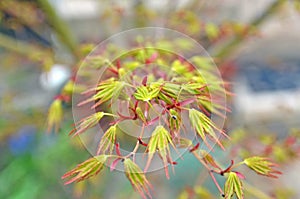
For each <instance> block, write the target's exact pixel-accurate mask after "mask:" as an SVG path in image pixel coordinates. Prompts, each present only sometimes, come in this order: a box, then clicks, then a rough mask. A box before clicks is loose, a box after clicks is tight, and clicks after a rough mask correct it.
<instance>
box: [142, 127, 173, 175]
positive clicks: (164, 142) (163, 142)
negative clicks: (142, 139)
mask: <svg viewBox="0 0 300 199" xmlns="http://www.w3.org/2000/svg"><path fill="white" fill-rule="evenodd" d="M169 143H170V144H171V145H172V146H173V148H175V145H174V144H173V142H172V138H171V136H170V133H169V132H168V131H167V130H166V129H165V128H164V127H163V126H161V125H159V126H157V127H156V128H155V130H154V131H153V133H152V136H151V138H150V141H149V143H148V147H147V150H148V161H147V164H146V166H145V171H146V170H147V169H148V167H149V166H150V163H151V160H152V158H153V155H154V153H155V152H156V150H157V151H158V153H159V154H160V156H161V158H162V159H163V163H164V165H165V173H166V177H167V178H169V173H168V167H167V165H168V158H171V157H170V147H169Z"/></svg>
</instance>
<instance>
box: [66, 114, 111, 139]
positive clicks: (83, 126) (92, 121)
mask: <svg viewBox="0 0 300 199" xmlns="http://www.w3.org/2000/svg"><path fill="white" fill-rule="evenodd" d="M105 115H106V116H114V115H112V114H110V113H104V112H96V113H94V114H93V115H90V116H88V117H86V118H84V119H82V120H81V121H80V122H79V125H78V128H77V130H76V129H74V130H72V131H71V132H70V133H69V134H70V135H71V134H74V136H76V135H79V134H81V133H83V132H84V131H86V130H87V129H88V128H91V127H93V126H95V125H97V124H98V122H99V121H100V120H101V119H102V117H103V116H105Z"/></svg>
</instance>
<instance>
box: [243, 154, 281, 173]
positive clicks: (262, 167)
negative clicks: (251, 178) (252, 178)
mask: <svg viewBox="0 0 300 199" xmlns="http://www.w3.org/2000/svg"><path fill="white" fill-rule="evenodd" d="M244 163H245V164H246V165H247V166H248V167H249V168H250V169H252V170H253V171H255V172H256V173H257V174H259V175H264V176H268V177H272V178H277V176H276V174H281V172H280V171H278V170H276V169H274V167H276V166H277V165H276V164H274V163H272V162H271V161H269V160H268V158H265V157H259V156H253V157H249V158H246V159H245V160H244Z"/></svg>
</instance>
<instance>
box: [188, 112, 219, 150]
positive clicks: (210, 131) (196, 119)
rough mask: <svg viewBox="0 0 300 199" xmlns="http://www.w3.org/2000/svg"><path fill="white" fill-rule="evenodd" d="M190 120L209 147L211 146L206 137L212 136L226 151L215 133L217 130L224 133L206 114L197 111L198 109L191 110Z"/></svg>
mask: <svg viewBox="0 0 300 199" xmlns="http://www.w3.org/2000/svg"><path fill="white" fill-rule="evenodd" d="M189 119H190V122H191V125H192V127H193V128H194V129H195V130H196V132H197V133H198V135H199V136H200V137H201V139H202V140H203V141H204V143H205V144H206V145H207V146H208V147H210V145H209V144H208V142H207V141H206V135H209V136H211V137H212V138H213V139H214V140H215V142H216V143H217V144H218V145H219V146H220V147H221V148H222V149H224V147H223V145H222V144H221V142H220V141H219V138H218V136H217V135H216V133H215V130H217V131H219V132H220V133H222V134H223V135H224V132H223V131H222V130H220V129H218V128H217V127H216V126H215V124H214V123H213V122H212V121H211V119H210V118H208V117H207V116H206V115H205V114H204V113H202V112H200V111H197V110H196V109H189Z"/></svg>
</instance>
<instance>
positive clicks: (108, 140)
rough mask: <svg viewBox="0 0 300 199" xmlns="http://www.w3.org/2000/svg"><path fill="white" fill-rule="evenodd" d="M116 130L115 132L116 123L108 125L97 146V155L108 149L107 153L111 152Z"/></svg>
mask: <svg viewBox="0 0 300 199" xmlns="http://www.w3.org/2000/svg"><path fill="white" fill-rule="evenodd" d="M116 132H117V127H116V125H113V126H110V127H109V128H108V129H107V130H106V132H105V133H104V135H103V136H102V138H101V140H100V143H99V146H98V151H97V154H98V155H99V154H101V153H105V152H106V151H108V154H112V152H113V149H114V146H115V141H116Z"/></svg>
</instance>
